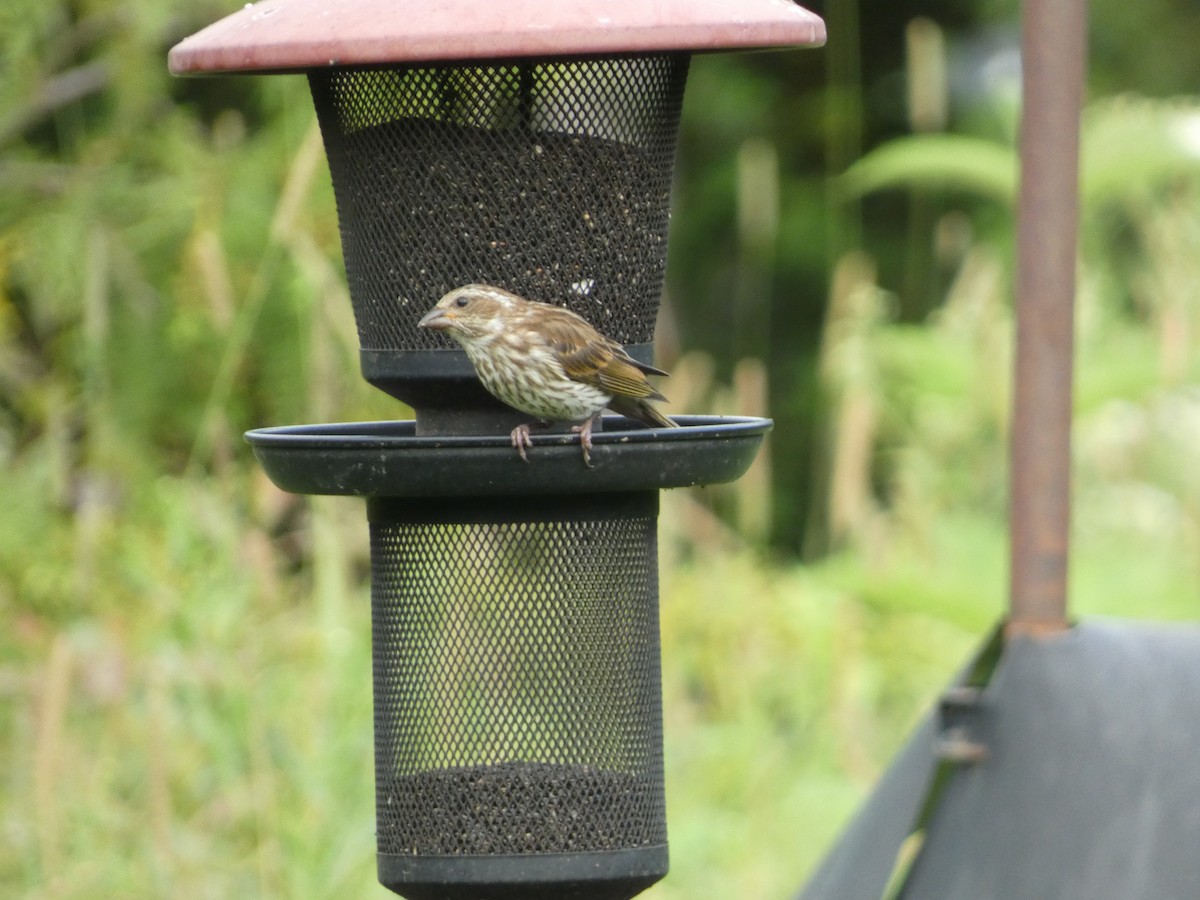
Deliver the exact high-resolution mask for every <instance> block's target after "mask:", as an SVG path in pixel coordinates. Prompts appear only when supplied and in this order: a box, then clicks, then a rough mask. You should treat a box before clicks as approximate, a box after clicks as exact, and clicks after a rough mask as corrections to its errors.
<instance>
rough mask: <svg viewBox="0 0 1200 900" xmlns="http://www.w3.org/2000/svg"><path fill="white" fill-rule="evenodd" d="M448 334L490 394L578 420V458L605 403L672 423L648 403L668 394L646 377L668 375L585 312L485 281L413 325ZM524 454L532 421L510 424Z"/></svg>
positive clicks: (538, 412)
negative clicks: (629, 350) (631, 352)
mask: <svg viewBox="0 0 1200 900" xmlns="http://www.w3.org/2000/svg"><path fill="white" fill-rule="evenodd" d="M417 324H418V326H419V327H421V328H430V329H433V330H435V331H442V332H445V333H446V334H447V335H448V336H449V337H451V338H453V339H454V340H455V341H457V342H458V343H459V344H460V345H461V346H462V348H463V350H465V351H466V353H467V358H468V359H470V360H471V365H473V366H474V367H475V373H476V374H477V375H478V376H479V380H480V381H481V382H482V383H483V386H484V387H485V388H487V390H488V392H489V393H491V394H492V395H493V396H495V397H496V398H497V399H499V400H501V401H503V402H504V403H506V404H508V405H509V406H511V407H512V408H513V409H515V410H517V411H519V412H523V413H528V414H529V415H531V416H536V417H537V418H538V419H540V420H541V421H543V422H576V423H579V424H576V425H574V426H573V427H572V429H571V430H572V431H576V432H578V433H579V443H580V445H581V446H582V448H583V461H584V462H585V463H586V464H587V465H589V466H590V465H591V464H592V461H591V449H592V425H593V424H594V423H595V421H596V419H597V418H598V417H599V416H600V413H602V412H603V411H604V410H605V409H611V410H613V411H614V412H618V413H620V414H621V415H624V416H628V417H630V418H632V419H638V420H639V421H641V422H644V423H645V424H647V425H650V426H655V425H658V426H662V427H665V428H675V427H677V426H676V424H675V423H674V422H672V421H671V420H670V419H669V418H667V417H666V416H665V415H663V414H662V413H661V412H659V411H658V410H657V409H655V408H654V407H653V406H651V405H650V402H649V401H651V400H666V398H665V397H664V396H663V395H662V394H660V393H659V392H658V391H656V390H655V389H654V387H653V386H652V385H651V384H650V382H649V381H647V380H646V375H647V374H649V375H666V374H667V373H666V372H663V371H661V370H660V369H656V368H654V366H651V365H647V364H646V363H643V362H639V361H638V360H636V359H634V358H633V357H631V356H630V355H629V354H628V353H626V352H625V348H624V347H622V346H621V345H620V344H618V343H617V342H616V341H613V340H610V339H609V338H606V337H605V336H604V335H602V334H601V333H600V332H598V331H597V330H596V329H595V328H593V327H592V326H591V325H589V324H588V323H587V321H585V320H584V319H583V318H581V317H580V316H578V315H576V314H575V313H573V312H571V311H570V310H567V309H563V308H562V307H559V306H551V305H550V304H548V303H538V302H536V301H533V300H526V299H525V298H523V297H518V296H517V295H516V294H513V293H510V292H509V291H506V290H503V289H502V288H498V287H492V286H490V285H486V284H468V285H465V286H464V287H460V288H455V289H454V290H452V291H451V292H450V293H448V294H446V296H444V297H442V299H441V300H439V301H438V302H437V305H436V306H434V308H433V309H431V310H430V311H429V312H428V313H426V314H425V316H424V317H423V318H422V319H421V321H420V322H418V323H417ZM512 444H513V446H514V447H516V448H517V453H519V454H520V456H521V459H523V460H525V462H529V457H528V456H526V455H525V450H526V449H527V448H528V447H532V446H533V442H532V441H531V440H530V436H529V425H527V424H522V425H518V426H517V427H516V428H514V429H513V430H512Z"/></svg>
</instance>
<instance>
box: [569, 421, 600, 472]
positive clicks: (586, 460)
mask: <svg viewBox="0 0 1200 900" xmlns="http://www.w3.org/2000/svg"><path fill="white" fill-rule="evenodd" d="M594 421H595V419H594V418H592V419H588V420H587V421H586V422H584V423H583V424H582V425H572V426H571V430H572V431H574V432H575V433H576V434H578V435H579V446H580V448H581V449H582V450H583V464H584V465H585V466H587V467H588V468H589V469H590V468H592V423H593V422H594Z"/></svg>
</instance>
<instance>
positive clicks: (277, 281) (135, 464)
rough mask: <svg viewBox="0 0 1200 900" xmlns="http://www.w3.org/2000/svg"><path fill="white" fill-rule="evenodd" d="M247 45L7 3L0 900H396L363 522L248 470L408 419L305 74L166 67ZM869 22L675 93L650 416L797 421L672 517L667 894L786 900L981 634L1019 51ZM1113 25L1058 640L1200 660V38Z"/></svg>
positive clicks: (1099, 1) (1001, 408) (1098, 76)
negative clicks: (365, 306)
mask: <svg viewBox="0 0 1200 900" xmlns="http://www.w3.org/2000/svg"><path fill="white" fill-rule="evenodd" d="M235 6H237V4H232V3H217V2H213V0H206V2H202V3H193V2H186V3H185V2H182V0H127V2H123V3H120V4H117V3H114V2H105V0H11V2H9V3H6V4H4V5H3V8H0V462H2V465H3V468H2V469H0V471H2V475H0V478H2V479H3V480H2V482H0V486H2V496H3V499H4V504H5V510H4V514H3V515H2V516H0V616H2V621H3V627H2V628H0V890H2V892H3V893H4V895H5V896H12V897H28V898H42V897H46V898H59V897H62V898H68V897H83V896H95V895H99V896H119V897H131V898H136V897H162V896H175V897H187V898H190V897H197V898H200V897H222V898H223V897H229V896H247V897H262V898H274V897H289V898H291V897H295V898H319V897H346V896H361V897H371V896H375V897H383V896H390V895H388V894H386V892H385V891H384V890H383V889H382V888H380V887H379V886H378V885H377V884H376V883H375V880H374V865H373V855H374V846H373V840H374V836H373V827H374V823H373V815H372V802H373V800H372V790H373V787H372V776H371V726H370V660H369V615H368V597H367V590H366V587H365V571H366V566H367V550H366V524H365V521H364V517H363V515H362V510H361V508H360V504H358V503H355V502H354V501H350V500H344V499H336V498H300V497H292V496H288V495H284V494H282V493H280V492H279V491H277V490H276V489H275V488H274V487H272V486H271V485H270V484H269V483H268V482H267V481H266V480H265V478H264V477H263V476H262V475H261V474H260V473H259V471H258V469H257V468H256V466H255V465H254V463H253V460H252V459H251V457H250V455H249V453H248V451H247V448H246V447H245V446H244V444H243V443H242V441H241V438H240V434H241V432H242V431H244V430H245V429H247V428H251V427H257V426H262V425H270V424H282V423H296V422H318V421H343V420H351V419H369V418H396V417H402V416H403V415H405V414H406V413H405V411H404V410H403V409H400V408H398V407H397V405H396V404H395V403H394V401H392V400H390V399H389V398H387V397H385V396H384V395H382V394H380V393H378V392H375V391H373V390H372V389H370V388H369V387H368V386H367V385H366V384H365V383H364V382H362V380H361V378H360V377H359V375H358V371H357V358H356V355H357V344H356V339H355V335H354V327H353V321H352V318H351V314H350V307H349V303H348V299H347V296H346V288H345V283H344V275H343V272H342V270H341V263H340V247H339V244H338V238H337V226H336V218H335V214H334V206H333V200H332V192H331V190H330V186H329V183H328V175H327V172H326V170H325V164H324V158H323V153H322V149H321V146H320V140H319V136H318V134H317V132H316V129H315V125H314V117H313V113H312V111H311V106H310V102H309V99H308V97H307V92H306V87H305V85H304V83H303V80H302V79H300V78H297V77H271V78H266V77H264V78H220V79H189V80H180V79H172V78H170V77H169V76H168V75H167V73H166V71H165V54H166V51H167V49H168V48H169V47H170V46H171V45H172V44H173V43H175V42H176V41H177V40H179V39H180V38H182V37H183V36H185V35H186V34H189V33H191V32H193V31H195V30H197V29H198V28H200V27H202V26H203V25H205V24H207V23H208V22H210V21H212V20H214V19H216V18H218V17H219V16H220V15H223V14H224V13H226V12H228V11H230V10H231V9H233V8H234V7H235ZM882 6H884V8H881V9H880V8H871V7H865V6H864V7H861V8H860V6H859V4H858V3H857V2H856V0H828V2H826V3H824V4H819V5H817V6H816V7H815V8H816V9H817V11H819V12H821V13H822V14H823V15H825V16H826V18H827V21H828V23H829V26H830V33H831V40H830V43H829V46H828V47H827V48H826V49H823V50H809V51H803V52H795V53H770V54H748V55H716V56H704V57H700V58H698V59H697V60H696V61H695V63H694V66H693V75H692V80H691V85H690V87H689V99H688V103H687V105H686V107H685V115H684V125H683V132H682V139H681V149H680V173H679V178H678V184H677V189H676V196H675V205H676V214H675V225H674V231H673V235H672V248H671V259H670V266H669V275H668V293H667V303H666V308H665V312H664V315H663V317H662V320H661V321H660V331H659V334H660V339H659V344H660V355H661V358H662V361H663V362H664V363H666V365H667V366H668V368H671V369H672V370H673V371H674V376H673V378H672V380H671V383H670V389H671V390H670V393H671V395H672V399H673V401H674V403H673V406H672V409H674V410H676V411H681V412H722V411H724V412H745V413H766V414H770V415H772V416H773V417H774V418H775V419H776V420H777V423H778V424H777V428H776V431H775V432H774V434H773V436H772V438H771V441H770V445H769V447H768V449H767V451H766V452H765V453H764V454H763V456H762V458H761V459H760V461H759V462H758V463H757V464H756V466H755V468H754V469H753V470H752V472H751V473H750V474H749V475H748V476H747V477H746V478H744V479H743V480H742V481H741V482H739V483H738V484H737V485H734V486H729V487H723V488H720V489H715V488H710V489H706V490H703V491H696V492H684V491H679V492H670V493H668V494H667V495H665V496H664V502H663V516H662V523H661V531H662V561H661V568H662V616H663V639H664V694H665V709H666V720H667V721H666V735H667V738H666V740H667V746H666V760H667V777H668V802H669V807H670V809H669V817H670V823H671V824H670V828H671V851H672V873H671V875H670V876H669V877H668V878H667V879H666V881H664V882H663V883H662V884H660V885H658V886H656V887H655V888H653V889H652V890H651V891H650V892H648V893H647V895H646V896H648V897H655V898H659V900H668V898H683V897H697V896H736V897H782V896H787V895H788V894H789V893H790V892H791V891H793V890H794V889H795V888H797V887H798V886H799V885H800V884H801V883H802V882H803V880H804V878H805V876H806V874H807V873H808V872H810V871H811V868H812V866H813V865H814V864H815V862H816V861H817V860H818V859H819V858H820V856H821V854H822V853H823V852H824V851H825V849H826V848H827V847H828V846H829V844H830V842H831V841H832V840H833V839H834V837H835V835H836V834H837V833H838V831H839V829H840V828H841V827H842V825H843V824H844V823H845V821H846V820H847V818H848V817H849V816H850V815H851V814H852V812H853V810H854V808H855V806H856V804H857V803H858V802H859V801H860V800H861V799H862V798H863V797H864V796H865V794H866V792H867V791H869V789H870V786H871V784H872V783H873V781H874V779H875V778H876V777H877V776H878V774H879V773H880V771H881V770H882V768H883V767H884V766H886V763H887V760H888V758H889V757H890V755H891V754H892V753H893V752H894V751H895V749H896V748H897V747H898V746H899V744H900V743H901V742H902V740H903V739H904V735H905V734H906V732H907V731H908V729H909V728H911V726H912V723H913V722H914V720H915V718H916V717H917V716H918V715H919V714H920V711H921V710H922V709H923V708H924V707H925V706H926V705H927V704H928V703H929V702H930V701H931V699H932V698H933V697H935V696H936V693H937V691H938V689H939V688H940V686H941V685H943V684H944V683H945V682H946V680H947V679H948V678H949V677H950V675H951V673H952V672H953V671H954V670H955V669H956V667H957V666H958V665H959V664H960V663H961V661H962V660H963V659H965V658H966V656H967V655H968V654H969V653H970V652H971V649H972V648H973V647H974V646H976V645H977V644H978V642H979V641H980V640H981V638H982V636H983V635H984V634H985V633H986V631H987V630H988V628H989V627H990V625H991V624H992V623H993V622H994V621H995V620H996V619H997V618H998V617H999V616H1000V615H1001V614H1002V610H1003V606H1004V598H1005V590H1006V587H1005V580H1006V574H1005V572H1006V565H1007V563H1006V552H1007V547H1006V537H1005V520H1006V513H1005V507H1006V482H1005V477H1006V475H1005V472H1006V431H1007V426H1008V393H1009V380H1010V368H1009V367H1010V358H1011V343H1012V341H1011V339H1012V321H1011V273H1012V243H1013V241H1012V198H1013V186H1014V183H1015V182H1014V166H1015V161H1014V155H1013V136H1014V132H1015V127H1016V115H1017V109H1016V97H1017V82H1016V80H1015V76H1016V56H1015V52H1016V50H1015V40H1016V26H1017V23H1016V14H1017V10H1016V8H1015V4H1013V3H1011V2H1003V3H1002V2H999V0H977V2H968V0H939V2H934V0H925V2H916V0H903V2H895V3H890V4H886V5H882ZM1091 27H1092V36H1091V52H1092V61H1091V69H1090V76H1089V88H1090V89H1089V100H1088V106H1087V110H1086V112H1085V120H1084V125H1085V133H1084V160H1083V163H1084V173H1083V196H1084V204H1085V206H1084V211H1083V217H1082V225H1083V227H1082V236H1081V248H1082V259H1081V264H1080V270H1079V271H1080V278H1079V291H1078V348H1077V351H1078V353H1077V366H1076V368H1077V379H1078V387H1077V395H1076V408H1075V442H1076V445H1075V463H1076V468H1075V523H1074V552H1073V557H1072V566H1071V602H1072V609H1073V612H1074V613H1075V614H1077V615H1119V616H1142V617H1154V618H1160V619H1173V620H1192V619H1195V618H1196V616H1197V613H1198V612H1200V596H1198V593H1200V592H1198V589H1197V585H1198V584H1200V581H1198V578H1197V575H1198V574H1200V572H1198V571H1197V570H1198V560H1200V553H1198V552H1197V550H1198V549H1200V548H1198V546H1197V544H1198V541H1200V466H1197V465H1196V462H1195V460H1196V448H1197V447H1198V446H1200V387H1198V384H1200V377H1198V376H1200V353H1198V352H1197V338H1198V329H1200V99H1198V98H1197V97H1196V96H1194V95H1191V94H1189V93H1188V92H1189V91H1194V89H1195V85H1196V84H1197V83H1200V81H1198V77H1200V57H1198V56H1197V55H1196V54H1195V53H1194V52H1192V47H1193V46H1194V42H1195V40H1196V38H1197V37H1198V36H1200V13H1198V12H1197V10H1196V7H1195V6H1194V4H1191V3H1188V2H1186V0H1145V2H1143V3H1140V4H1134V5H1131V4H1128V3H1120V2H1117V0H1096V2H1094V3H1093V4H1092V26H1091ZM1148 46H1152V47H1154V52H1146V50H1145V48H1146V47H1148ZM731 335H732V339H731V337H730V336H731Z"/></svg>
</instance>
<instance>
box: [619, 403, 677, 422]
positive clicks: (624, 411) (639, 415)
mask: <svg viewBox="0 0 1200 900" xmlns="http://www.w3.org/2000/svg"><path fill="white" fill-rule="evenodd" d="M608 408H609V409H611V410H612V411H613V412H619V413H620V414H621V415H623V416H628V417H629V418H631V419H637V420H638V421H639V422H642V423H644V424H646V425H649V426H650V427H651V428H653V427H655V426H658V427H659V428H678V427H679V423H678V422H676V421H674V420H672V419H671V417H670V416H667V415H664V414H663V413H661V412H659V410H658V409H657V408H656V407H655V406H653V405H652V404H651V403H649V402H648V401H646V400H643V399H641V398H638V399H634V398H632V397H614V398H613V400H612V402H611V403H609V404H608Z"/></svg>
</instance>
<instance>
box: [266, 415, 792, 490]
mask: <svg viewBox="0 0 1200 900" xmlns="http://www.w3.org/2000/svg"><path fill="white" fill-rule="evenodd" d="M675 421H676V422H678V423H679V425H680V426H681V427H679V428H646V427H644V426H642V425H641V424H640V423H638V422H635V421H633V420H630V419H626V418H623V417H620V416H605V417H604V423H603V424H604V430H603V431H596V432H594V433H593V434H592V444H593V446H592V454H591V456H592V467H591V468H589V467H587V466H586V465H584V462H583V455H582V453H581V451H580V448H579V436H578V435H576V434H543V435H539V434H537V433H536V432H535V433H534V437H533V441H534V443H533V447H532V448H531V449H530V450H529V451H528V454H529V462H527V463H526V462H522V461H521V459H520V457H519V456H517V451H516V450H514V449H513V447H512V444H511V443H510V442H509V437H508V435H495V436H491V435H486V436H474V435H473V436H436V437H419V436H417V434H416V423H415V422H413V421H402V422H349V423H340V424H332V425H289V426H283V427H277V428H257V429H255V430H253V431H248V432H246V440H247V441H249V442H250V444H251V445H252V446H253V448H254V455H255V456H256V457H258V460H259V462H260V463H261V464H262V467H263V469H264V470H266V473H267V475H268V476H269V477H270V479H271V480H272V481H273V482H274V483H275V484H276V485H278V486H279V487H281V488H283V489H284V490H285V491H291V492H292V493H296V494H338V495H352V496H362V497H463V496H481V495H483V496H487V495H523V494H577V493H596V492H606V491H639V490H652V489H657V488H671V487H687V486H690V485H697V484H722V483H724V482H728V481H733V480H735V479H737V478H738V477H739V476H741V475H742V473H744V472H745V471H746V469H747V468H749V466H750V463H751V462H752V461H753V459H754V456H755V454H756V453H757V452H758V449H759V447H760V446H761V444H762V440H763V437H764V435H766V433H767V432H768V431H770V430H771V426H772V424H773V423H772V422H771V420H770V419H759V418H749V417H744V416H676V417H675Z"/></svg>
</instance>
